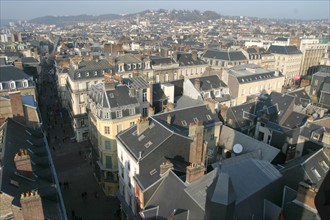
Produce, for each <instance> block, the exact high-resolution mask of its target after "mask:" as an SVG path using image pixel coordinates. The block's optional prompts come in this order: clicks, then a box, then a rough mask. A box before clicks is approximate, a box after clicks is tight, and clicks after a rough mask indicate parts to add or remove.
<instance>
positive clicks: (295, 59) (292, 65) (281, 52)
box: [267, 45, 302, 85]
mask: <svg viewBox="0 0 330 220" xmlns="http://www.w3.org/2000/svg"><path fill="white" fill-rule="evenodd" d="M267 52H268V53H272V54H274V56H275V69H276V70H277V71H280V72H281V73H282V74H283V75H284V77H285V79H284V85H290V84H293V83H294V80H299V79H300V75H301V72H300V65H301V62H302V53H301V51H300V50H298V49H297V47H296V46H285V45H271V46H270V47H269V48H268V50H267Z"/></svg>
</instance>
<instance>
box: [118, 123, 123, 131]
mask: <svg viewBox="0 0 330 220" xmlns="http://www.w3.org/2000/svg"><path fill="white" fill-rule="evenodd" d="M122 130H123V125H117V133H119V132H121V131H122Z"/></svg>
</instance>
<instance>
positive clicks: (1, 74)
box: [0, 65, 31, 82]
mask: <svg viewBox="0 0 330 220" xmlns="http://www.w3.org/2000/svg"><path fill="white" fill-rule="evenodd" d="M30 78H31V77H30V76H29V75H27V74H26V73H25V72H23V71H22V70H20V69H18V68H16V67H14V66H11V65H9V66H0V82H8V81H11V80H13V81H17V80H23V79H30Z"/></svg>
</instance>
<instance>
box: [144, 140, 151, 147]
mask: <svg viewBox="0 0 330 220" xmlns="http://www.w3.org/2000/svg"><path fill="white" fill-rule="evenodd" d="M151 145H152V142H151V141H148V143H146V144H145V145H144V146H145V148H149V147H150V146H151Z"/></svg>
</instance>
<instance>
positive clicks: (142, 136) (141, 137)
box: [138, 134, 146, 141]
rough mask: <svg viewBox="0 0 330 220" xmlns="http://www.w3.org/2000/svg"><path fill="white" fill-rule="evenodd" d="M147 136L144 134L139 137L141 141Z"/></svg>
mask: <svg viewBox="0 0 330 220" xmlns="http://www.w3.org/2000/svg"><path fill="white" fill-rule="evenodd" d="M145 137H146V136H144V135H143V134H142V135H141V136H140V137H139V138H138V140H139V141H141V140H143V139H144V138H145Z"/></svg>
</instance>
